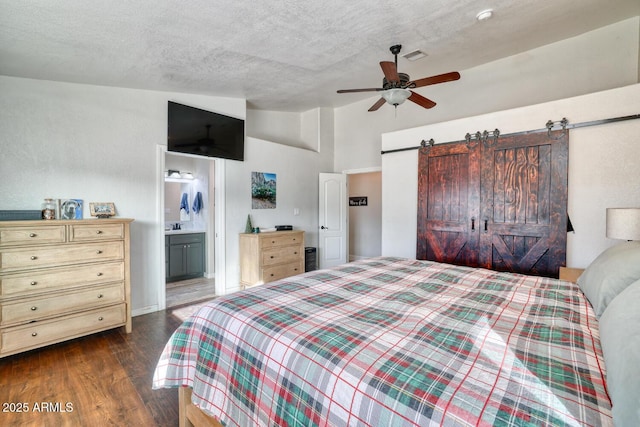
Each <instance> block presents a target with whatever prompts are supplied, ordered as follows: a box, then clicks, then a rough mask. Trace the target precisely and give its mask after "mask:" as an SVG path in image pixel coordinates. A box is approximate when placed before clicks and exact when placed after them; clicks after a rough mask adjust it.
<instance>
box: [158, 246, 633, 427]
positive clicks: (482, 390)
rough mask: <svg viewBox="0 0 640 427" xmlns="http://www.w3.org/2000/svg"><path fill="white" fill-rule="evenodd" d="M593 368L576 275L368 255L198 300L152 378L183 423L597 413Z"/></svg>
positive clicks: (592, 422)
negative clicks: (171, 398) (176, 405)
mask: <svg viewBox="0 0 640 427" xmlns="http://www.w3.org/2000/svg"><path fill="white" fill-rule="evenodd" d="M638 248H640V246H638ZM639 254H640V252H639ZM638 265H639V266H640V263H638ZM639 268H640V267H639ZM638 279H640V271H639V272H638ZM637 288H638V290H640V281H638V286H637ZM614 302H615V301H614ZM612 304H613V303H612ZM605 314H606V313H605ZM603 316H604V315H603ZM613 327H614V328H615V327H616V326H615V325H614V326H613ZM622 339H623V340H624V337H623V338H622ZM612 345H614V346H615V345H619V343H618V342H614V343H613V344H612ZM605 372H606V371H605V362H604V358H603V351H602V348H601V345H600V331H599V327H598V319H597V316H596V313H595V311H594V309H593V307H592V305H591V304H590V302H588V300H587V298H586V297H585V294H584V293H583V292H582V291H581V290H580V288H579V287H578V285H576V284H574V283H571V282H568V281H562V280H557V279H551V278H543V277H533V276H525V275H518V274H509V273H501V272H496V271H490V270H485V269H474V268H468V267H460V266H453V265H448V264H440V263H435V262H429V261H417V260H411V259H403V258H395V257H379V258H372V259H367V260H362V261H357V262H353V263H349V264H345V265H342V266H339V267H336V268H332V269H327V270H318V271H314V272H310V273H305V274H303V275H300V276H295V277H291V278H288V279H284V280H280V281H278V282H273V283H269V284H266V285H262V286H259V287H257V288H252V289H248V290H245V291H241V292H237V293H234V294H232V295H228V296H224V297H220V298H217V299H215V300H213V301H211V302H209V303H207V304H206V305H204V306H203V307H202V308H200V309H199V310H198V311H197V312H196V313H195V314H194V315H193V316H191V317H190V318H189V319H187V320H186V321H185V322H184V323H183V324H182V325H181V326H180V327H179V328H178V329H177V330H176V332H175V333H174V334H173V336H172V337H171V339H170V340H169V342H168V343H167V345H166V347H165V349H164V351H163V353H162V355H161V356H160V360H159V362H158V365H157V367H156V372H155V374H154V379H153V387H154V388H166V387H179V389H180V396H181V399H180V400H181V422H185V423H188V421H187V418H189V419H191V420H195V419H197V418H200V419H203V420H206V421H207V422H208V423H209V422H210V423H211V425H220V424H222V425H225V426H254V425H256V426H365V425H371V426H382V425H384V426H420V427H425V426H430V425H448V426H471V425H485V426H489V425H503V426H516V425H518V426H520V425H531V426H534V425H554V426H563V425H566V426H608V425H613V420H612V409H611V399H610V395H609V390H608V389H607V386H606V384H605V377H606V373H605ZM622 375H626V373H624V372H623V373H622ZM632 387H633V386H632ZM627 392H628V390H625V393H627ZM187 414H189V416H187ZM639 419H640V418H639ZM196 424H197V423H196ZM616 425H618V424H616ZM620 425H622V424H620Z"/></svg>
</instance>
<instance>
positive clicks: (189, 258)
mask: <svg viewBox="0 0 640 427" xmlns="http://www.w3.org/2000/svg"><path fill="white" fill-rule="evenodd" d="M164 163H165V171H164V175H165V177H164V256H165V301H166V308H171V307H176V306H181V305H185V304H193V303H195V302H200V301H204V300H208V299H212V298H214V297H215V296H216V292H215V272H214V268H215V251H214V239H215V216H214V214H215V212H214V204H213V196H214V191H213V189H214V182H213V180H214V176H215V174H214V169H215V161H214V160H211V159H206V158H202V159H201V158H197V157H191V156H183V155H179V154H172V153H165V162H164Z"/></svg>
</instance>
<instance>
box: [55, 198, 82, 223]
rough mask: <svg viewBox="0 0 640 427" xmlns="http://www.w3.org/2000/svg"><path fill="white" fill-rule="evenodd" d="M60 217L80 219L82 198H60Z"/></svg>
mask: <svg viewBox="0 0 640 427" xmlns="http://www.w3.org/2000/svg"><path fill="white" fill-rule="evenodd" d="M60 219H82V200H81V199H62V200H61V201H60Z"/></svg>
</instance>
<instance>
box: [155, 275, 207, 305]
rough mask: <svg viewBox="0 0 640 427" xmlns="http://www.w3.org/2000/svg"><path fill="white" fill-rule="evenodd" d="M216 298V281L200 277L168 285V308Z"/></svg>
mask: <svg viewBox="0 0 640 427" xmlns="http://www.w3.org/2000/svg"><path fill="white" fill-rule="evenodd" d="M214 297H215V279H207V278H206V277H199V278H197V279H189V280H181V281H179V282H169V283H167V285H166V301H167V308H168V307H177V306H181V305H185V304H192V303H195V302H198V301H203V300H208V299H212V298H214Z"/></svg>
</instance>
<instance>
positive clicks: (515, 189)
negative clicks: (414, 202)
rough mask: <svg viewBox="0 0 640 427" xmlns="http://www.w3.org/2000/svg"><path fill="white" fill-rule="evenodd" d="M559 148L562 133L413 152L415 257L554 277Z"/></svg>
mask: <svg viewBox="0 0 640 427" xmlns="http://www.w3.org/2000/svg"><path fill="white" fill-rule="evenodd" d="M567 152H568V135H567V133H566V132H562V131H558V132H552V134H551V135H550V136H549V135H547V134H546V133H537V134H528V135H526V134H525V135H518V136H511V137H500V138H498V139H497V140H494V141H485V142H481V143H480V142H479V143H477V144H469V143H468V142H464V141H463V142H459V143H453V144H446V145H442V146H437V145H436V146H433V147H431V148H429V149H427V150H421V152H420V154H419V165H418V167H419V171H418V235H417V248H416V257H417V258H418V259H428V260H433V261H439V262H446V263H451V264H458V265H468V266H474V267H475V266H482V267H486V268H490V269H494V270H500V271H511V272H516V273H525V274H534V275H541V276H555V277H557V275H558V271H559V268H560V266H563V265H565V261H566V238H567V236H566V225H567V161H568V158H567V156H568V154H567Z"/></svg>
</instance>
